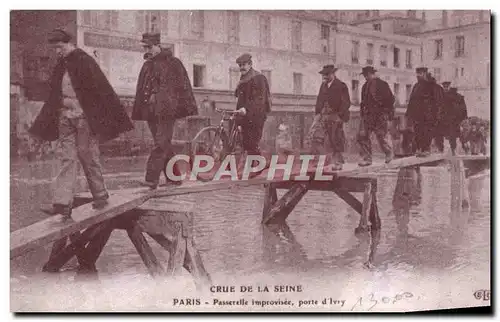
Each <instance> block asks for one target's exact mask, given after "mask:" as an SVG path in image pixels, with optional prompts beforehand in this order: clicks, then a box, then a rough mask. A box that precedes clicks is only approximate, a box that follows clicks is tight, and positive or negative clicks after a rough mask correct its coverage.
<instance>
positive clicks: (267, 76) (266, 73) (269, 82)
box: [261, 69, 271, 91]
mask: <svg viewBox="0 0 500 322" xmlns="http://www.w3.org/2000/svg"><path fill="white" fill-rule="evenodd" d="M261 73H262V75H264V76H265V77H266V79H267V84H268V85H269V91H271V71H270V70H265V69H263V70H261Z"/></svg>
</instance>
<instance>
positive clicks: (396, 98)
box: [394, 83, 401, 106]
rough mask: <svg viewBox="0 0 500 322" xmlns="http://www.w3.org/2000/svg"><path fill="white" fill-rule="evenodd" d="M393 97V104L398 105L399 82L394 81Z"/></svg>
mask: <svg viewBox="0 0 500 322" xmlns="http://www.w3.org/2000/svg"><path fill="white" fill-rule="evenodd" d="M394 99H395V102H394V103H395V104H396V106H398V105H400V103H401V102H400V101H399V84H398V83H394Z"/></svg>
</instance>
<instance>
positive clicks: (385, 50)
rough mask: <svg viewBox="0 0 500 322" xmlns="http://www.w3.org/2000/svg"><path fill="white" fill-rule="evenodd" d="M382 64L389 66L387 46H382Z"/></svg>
mask: <svg viewBox="0 0 500 322" xmlns="http://www.w3.org/2000/svg"><path fill="white" fill-rule="evenodd" d="M380 66H387V46H386V45H383V46H380Z"/></svg>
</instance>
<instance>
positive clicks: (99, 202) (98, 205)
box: [92, 194, 109, 209]
mask: <svg viewBox="0 0 500 322" xmlns="http://www.w3.org/2000/svg"><path fill="white" fill-rule="evenodd" d="M108 203H109V195H108V194H106V195H105V196H103V197H99V198H95V199H94V202H93V203H92V208H93V209H102V208H104V207H105V206H106V205H107V204H108Z"/></svg>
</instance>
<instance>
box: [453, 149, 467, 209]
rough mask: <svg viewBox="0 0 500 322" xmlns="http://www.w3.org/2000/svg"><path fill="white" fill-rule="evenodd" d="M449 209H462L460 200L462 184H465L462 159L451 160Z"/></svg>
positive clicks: (461, 199) (462, 195) (462, 198)
mask: <svg viewBox="0 0 500 322" xmlns="http://www.w3.org/2000/svg"><path fill="white" fill-rule="evenodd" d="M450 176H451V185H450V195H451V205H450V208H451V211H452V212H458V211H460V210H461V209H462V202H463V200H464V186H465V171H464V165H463V160H461V159H454V160H451V171H450Z"/></svg>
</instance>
